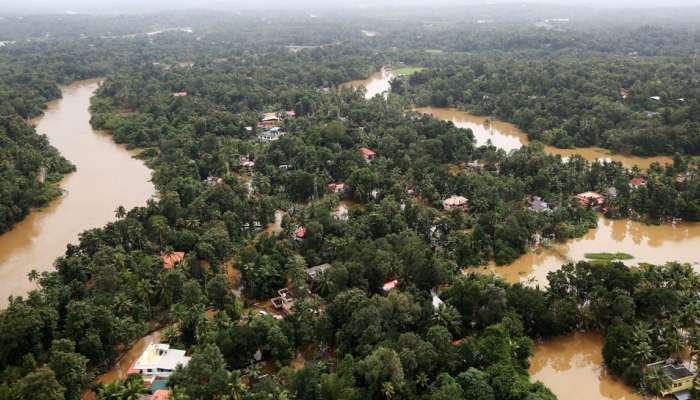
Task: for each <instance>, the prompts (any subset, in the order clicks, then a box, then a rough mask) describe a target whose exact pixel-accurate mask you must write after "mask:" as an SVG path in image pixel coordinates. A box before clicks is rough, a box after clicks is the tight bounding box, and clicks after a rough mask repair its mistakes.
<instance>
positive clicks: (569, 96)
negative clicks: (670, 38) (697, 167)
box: [395, 56, 700, 156]
mask: <svg viewBox="0 0 700 400" xmlns="http://www.w3.org/2000/svg"><path fill="white" fill-rule="evenodd" d="M699 85H700V70H698V67H697V64H696V62H695V61H694V60H693V59H692V58H679V59H666V58H663V59H656V58H654V59H638V58H636V57H631V58H626V59H624V58H623V59H620V58H610V57H596V58H593V57H592V58H588V59H586V60H582V59H581V58H580V57H575V56H565V57H558V58H549V57H546V58H534V59H533V58H528V57H526V58H511V57H497V58H491V57H486V58H474V57H459V56H455V59H454V60H446V61H443V62H442V63H441V65H440V66H437V67H435V68H430V69H428V70H425V71H423V72H420V73H417V74H414V75H412V76H411V77H410V78H409V79H408V80H407V82H406V85H405V86H401V82H399V83H396V84H395V87H396V88H397V90H400V91H402V90H405V91H407V92H409V93H410V94H411V96H412V97H413V98H414V99H415V101H416V103H417V104H419V105H433V106H439V107H446V106H459V107H464V108H466V109H469V110H472V111H473V112H475V113H477V114H481V115H494V116H497V117H499V118H501V119H504V120H506V121H510V122H513V123H515V124H516V125H518V126H519V127H520V128H522V129H523V130H524V131H525V132H527V134H528V136H529V138H530V139H531V140H538V141H542V142H544V143H547V144H552V145H555V146H557V147H589V146H600V147H605V148H608V149H612V150H614V151H616V152H621V153H632V154H637V155H644V156H650V155H656V154H673V153H676V152H681V153H686V154H697V153H698V152H700V103H698V100H697V98H698V93H699V92H700V86H699Z"/></svg>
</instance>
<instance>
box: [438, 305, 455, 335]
mask: <svg viewBox="0 0 700 400" xmlns="http://www.w3.org/2000/svg"><path fill="white" fill-rule="evenodd" d="M433 318H434V319H435V322H436V323H437V324H438V325H442V326H444V327H445V328H447V330H449V331H450V333H452V334H453V335H456V336H459V334H460V330H461V326H462V316H461V315H460V314H459V311H457V309H456V308H455V307H454V306H452V305H450V304H441V305H440V306H439V307H438V309H437V310H436V311H435V314H434V316H433Z"/></svg>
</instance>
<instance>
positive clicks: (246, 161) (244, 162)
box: [240, 156, 255, 171]
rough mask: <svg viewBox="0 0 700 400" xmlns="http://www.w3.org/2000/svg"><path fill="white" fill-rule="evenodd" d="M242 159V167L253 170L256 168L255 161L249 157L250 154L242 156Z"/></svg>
mask: <svg viewBox="0 0 700 400" xmlns="http://www.w3.org/2000/svg"><path fill="white" fill-rule="evenodd" d="M240 161H241V167H243V168H245V169H247V170H248V171H252V170H254V169H255V161H252V160H251V159H249V158H248V156H241V157H240Z"/></svg>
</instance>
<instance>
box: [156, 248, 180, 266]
mask: <svg viewBox="0 0 700 400" xmlns="http://www.w3.org/2000/svg"><path fill="white" fill-rule="evenodd" d="M160 259H161V260H163V268H165V269H173V268H175V266H176V265H177V264H179V263H181V262H182V261H183V260H184V259H185V253H184V252H182V251H175V252H172V253H167V254H163V255H162V256H160Z"/></svg>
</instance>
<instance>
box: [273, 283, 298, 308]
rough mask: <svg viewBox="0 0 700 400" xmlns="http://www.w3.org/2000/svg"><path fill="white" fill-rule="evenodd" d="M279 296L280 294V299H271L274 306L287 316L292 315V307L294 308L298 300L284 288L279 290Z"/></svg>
mask: <svg viewBox="0 0 700 400" xmlns="http://www.w3.org/2000/svg"><path fill="white" fill-rule="evenodd" d="M277 294H279V297H275V298H273V299H270V302H271V303H272V306H273V307H275V308H277V309H280V310H283V311H284V312H286V313H287V314H289V313H291V312H292V307H294V303H295V302H296V299H295V298H294V296H292V292H290V291H289V289H287V288H284V289H280V290H278V291H277Z"/></svg>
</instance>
